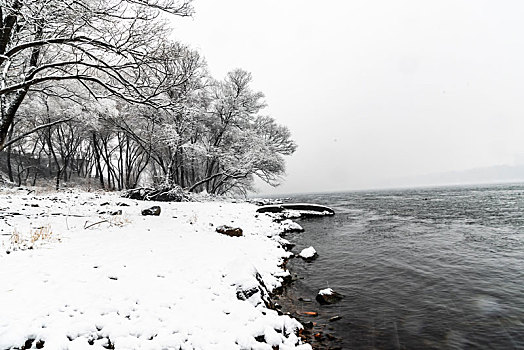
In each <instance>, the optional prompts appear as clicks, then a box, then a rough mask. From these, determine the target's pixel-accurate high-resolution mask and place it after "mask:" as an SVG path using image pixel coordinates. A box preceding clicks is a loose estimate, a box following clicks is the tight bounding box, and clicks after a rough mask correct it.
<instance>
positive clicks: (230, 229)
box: [216, 225, 242, 237]
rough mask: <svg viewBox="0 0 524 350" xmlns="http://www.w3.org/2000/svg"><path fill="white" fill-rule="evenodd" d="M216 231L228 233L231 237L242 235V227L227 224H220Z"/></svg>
mask: <svg viewBox="0 0 524 350" xmlns="http://www.w3.org/2000/svg"><path fill="white" fill-rule="evenodd" d="M216 231H217V232H218V233H221V234H223V235H227V236H230V237H240V236H242V229H241V228H240V227H231V226H227V225H222V226H218V227H217V228H216Z"/></svg>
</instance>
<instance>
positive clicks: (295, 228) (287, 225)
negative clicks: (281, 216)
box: [280, 219, 304, 233]
mask: <svg viewBox="0 0 524 350" xmlns="http://www.w3.org/2000/svg"><path fill="white" fill-rule="evenodd" d="M280 225H281V227H282V232H283V233H290V232H304V229H303V228H302V226H300V225H299V224H297V223H296V222H294V221H293V220H290V219H286V220H284V221H282V222H281V223H280Z"/></svg>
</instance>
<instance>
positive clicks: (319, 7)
mask: <svg viewBox="0 0 524 350" xmlns="http://www.w3.org/2000/svg"><path fill="white" fill-rule="evenodd" d="M194 6H195V10H196V13H195V15H194V18H192V19H176V20H175V22H174V27H175V31H174V36H175V38H176V39H178V40H181V41H183V42H186V43H188V44H190V45H191V46H192V47H193V48H196V49H198V50H200V51H201V53H202V54H203V55H204V56H205V57H206V60H207V62H208V65H209V70H210V72H211V74H212V75H213V76H214V77H216V78H223V77H224V76H225V74H226V73H227V72H228V71H229V70H231V69H233V68H243V69H245V70H247V71H250V72H251V73H252V74H253V78H254V83H253V87H254V88H255V89H257V90H260V91H262V92H263V93H264V94H265V95H266V102H267V103H268V108H267V109H266V110H265V113H267V114H269V115H271V116H273V117H274V118H275V119H277V120H278V121H279V122H280V123H281V124H284V125H286V126H288V127H289V128H290V130H291V132H292V134H293V138H294V139H295V140H296V142H297V143H298V146H299V148H298V150H297V152H296V153H295V154H294V155H293V156H291V157H290V158H288V159H287V177H286V179H285V181H284V183H283V184H282V185H281V186H280V187H278V188H276V189H271V188H269V187H262V186H261V187H260V188H261V191H262V192H263V193H294V192H316V191H334V190H352V189H369V188H380V187H384V186H395V185H397V183H396V179H399V180H398V185H401V184H402V185H405V183H403V182H402V181H403V180H402V179H406V178H416V177H417V176H419V175H424V174H432V173H441V172H448V171H461V170H465V169H471V168H479V167H485V166H493V165H516V164H522V163H524V156H523V154H524V35H523V33H524V20H523V18H524V2H522V1H493V0H490V1H481V0H469V1H460V0H438V1H423V0H411V1H399V0H395V1H391V0H382V1H378V0H355V1H354V0H337V1H335V0H327V1H326V0H325V1H310V0H263V1H262V0H257V1H255V0H220V1H217V0H195V1H194ZM523 178H524V174H523Z"/></svg>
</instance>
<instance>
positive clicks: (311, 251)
mask: <svg viewBox="0 0 524 350" xmlns="http://www.w3.org/2000/svg"><path fill="white" fill-rule="evenodd" d="M298 256H300V257H301V258H302V259H304V260H313V259H315V258H316V257H317V256H318V254H317V251H316V250H315V248H313V247H309V248H304V249H302V251H301V252H300V253H299V254H298Z"/></svg>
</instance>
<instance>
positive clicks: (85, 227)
mask: <svg viewBox="0 0 524 350" xmlns="http://www.w3.org/2000/svg"><path fill="white" fill-rule="evenodd" d="M104 222H108V221H107V220H102V221H99V222H95V223H94V224H91V225H89V226H86V224H87V221H86V223H85V224H84V230H87V229H88V228H90V227H91V226H95V225H98V224H101V223H104Z"/></svg>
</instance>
